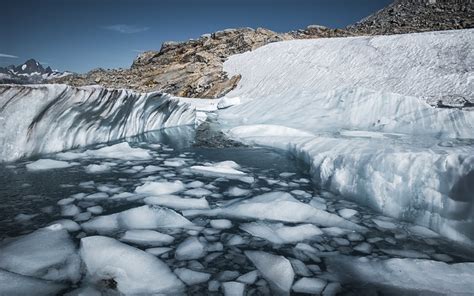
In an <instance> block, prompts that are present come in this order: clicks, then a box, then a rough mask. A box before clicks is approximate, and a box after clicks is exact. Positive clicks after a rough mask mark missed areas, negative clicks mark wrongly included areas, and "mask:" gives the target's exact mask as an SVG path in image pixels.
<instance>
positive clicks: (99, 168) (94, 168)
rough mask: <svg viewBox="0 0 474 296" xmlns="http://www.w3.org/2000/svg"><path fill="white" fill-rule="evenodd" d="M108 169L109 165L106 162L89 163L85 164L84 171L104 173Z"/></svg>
mask: <svg viewBox="0 0 474 296" xmlns="http://www.w3.org/2000/svg"><path fill="white" fill-rule="evenodd" d="M108 171H110V166H109V165H107V164H90V165H88V166H86V172H88V173H90V174H97V173H104V172H108Z"/></svg>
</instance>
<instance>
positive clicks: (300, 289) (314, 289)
mask: <svg viewBox="0 0 474 296" xmlns="http://www.w3.org/2000/svg"><path fill="white" fill-rule="evenodd" d="M326 284H327V281H325V280H322V279H318V278H308V277H304V278H301V279H299V280H297V281H296V282H295V284H294V285H293V288H292V290H293V291H294V292H296V293H305V294H316V295H318V294H321V292H322V291H323V290H324V287H326Z"/></svg>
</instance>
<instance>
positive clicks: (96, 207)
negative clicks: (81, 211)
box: [87, 206, 104, 215]
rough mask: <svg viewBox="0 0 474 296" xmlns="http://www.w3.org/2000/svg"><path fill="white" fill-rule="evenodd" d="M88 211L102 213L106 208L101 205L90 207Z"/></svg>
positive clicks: (96, 213)
mask: <svg viewBox="0 0 474 296" xmlns="http://www.w3.org/2000/svg"><path fill="white" fill-rule="evenodd" d="M87 211H88V212H90V213H91V214H94V215H100V214H102V212H103V211H104V208H102V207H101V206H93V207H88V208H87Z"/></svg>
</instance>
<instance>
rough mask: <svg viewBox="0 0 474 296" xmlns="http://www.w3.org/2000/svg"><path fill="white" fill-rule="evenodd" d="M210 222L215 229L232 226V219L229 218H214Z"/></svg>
mask: <svg viewBox="0 0 474 296" xmlns="http://www.w3.org/2000/svg"><path fill="white" fill-rule="evenodd" d="M210 224H211V227H212V228H215V229H228V228H231V227H232V221H230V220H227V219H214V220H211V221H210Z"/></svg>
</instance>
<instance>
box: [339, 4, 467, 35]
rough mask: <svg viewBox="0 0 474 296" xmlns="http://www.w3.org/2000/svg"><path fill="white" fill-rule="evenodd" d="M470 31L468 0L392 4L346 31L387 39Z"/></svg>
mask: <svg viewBox="0 0 474 296" xmlns="http://www.w3.org/2000/svg"><path fill="white" fill-rule="evenodd" d="M473 27H474V1H472V0H396V1H394V3H392V4H390V5H389V6H387V7H386V8H384V9H382V10H379V11H378V12H376V13H374V14H373V15H371V16H368V17H366V18H364V19H362V20H361V21H360V22H358V23H356V24H354V25H352V26H349V27H348V28H347V30H349V31H350V32H352V33H354V34H357V35H360V34H364V35H389V34H401V33H414V32H425V31H440V30H455V29H467V28H473Z"/></svg>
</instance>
